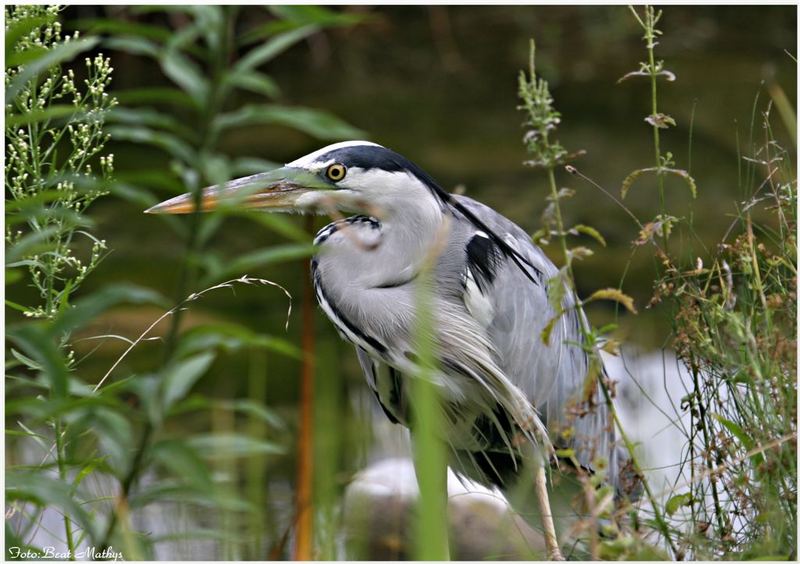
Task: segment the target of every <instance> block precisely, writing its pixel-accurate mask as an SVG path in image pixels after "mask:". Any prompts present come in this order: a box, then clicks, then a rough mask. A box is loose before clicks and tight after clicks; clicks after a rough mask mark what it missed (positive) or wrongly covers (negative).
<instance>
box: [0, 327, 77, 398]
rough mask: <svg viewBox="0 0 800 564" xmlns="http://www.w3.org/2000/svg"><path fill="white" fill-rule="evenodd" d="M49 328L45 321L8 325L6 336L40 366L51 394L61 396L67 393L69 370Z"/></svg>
mask: <svg viewBox="0 0 800 564" xmlns="http://www.w3.org/2000/svg"><path fill="white" fill-rule="evenodd" d="M49 329H50V328H49V326H48V325H47V324H45V323H42V322H29V323H24V324H19V325H15V326H11V327H9V328H8V329H7V336H8V338H9V339H10V340H11V342H13V343H14V344H15V345H16V346H17V347H19V348H20V349H21V351H22V352H23V353H25V355H27V357H28V358H30V359H31V360H32V361H33V362H35V363H36V364H37V365H38V366H40V367H41V370H42V372H43V373H44V375H45V377H46V378H47V380H48V381H49V383H50V390H51V392H52V394H53V396H54V397H55V398H63V397H65V396H66V395H67V381H68V379H69V371H68V369H67V365H66V362H65V359H64V357H63V356H62V354H61V350H60V349H59V348H58V346H57V345H56V343H55V339H53V338H52V337H51V333H50V331H49Z"/></svg>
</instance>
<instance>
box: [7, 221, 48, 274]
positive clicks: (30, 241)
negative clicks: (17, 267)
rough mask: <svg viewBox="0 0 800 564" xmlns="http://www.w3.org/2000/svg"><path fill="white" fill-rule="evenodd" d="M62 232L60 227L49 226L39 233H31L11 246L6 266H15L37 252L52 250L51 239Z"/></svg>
mask: <svg viewBox="0 0 800 564" xmlns="http://www.w3.org/2000/svg"><path fill="white" fill-rule="evenodd" d="M59 231H60V229H59V227H58V226H55V225H48V226H47V227H45V228H43V229H41V230H39V231H31V232H30V233H28V234H26V235H25V236H24V237H22V238H21V239H19V240H18V241H16V242H15V243H14V244H13V245H11V246H10V247H9V248H8V250H7V252H6V265H11V264H14V263H15V262H17V261H19V260H21V259H22V258H23V257H26V256H30V255H32V254H35V253H36V252H37V251H40V252H41V251H43V250H46V249H52V247H53V244H52V242H51V241H50V238H51V237H53V236H55V235H57V234H58V232H59Z"/></svg>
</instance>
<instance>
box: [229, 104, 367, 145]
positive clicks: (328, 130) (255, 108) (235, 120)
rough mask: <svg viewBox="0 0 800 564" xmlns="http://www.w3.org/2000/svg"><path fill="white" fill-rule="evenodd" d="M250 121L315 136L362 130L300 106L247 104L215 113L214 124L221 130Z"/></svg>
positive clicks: (337, 136) (360, 133)
mask: <svg viewBox="0 0 800 564" xmlns="http://www.w3.org/2000/svg"><path fill="white" fill-rule="evenodd" d="M250 125H284V126H286V127H291V128H294V129H297V130H299V131H302V132H304V133H308V134H309V135H311V136H313V137H316V138H317V139H356V138H360V137H363V136H364V132H363V131H361V130H359V129H356V128H355V127H353V126H351V125H349V124H347V123H345V122H344V121H342V120H341V119H339V118H337V117H335V116H333V115H332V114H329V113H327V112H324V111H321V110H314V109H311V108H303V107H299V106H280V105H277V104H276V105H254V104H251V105H247V106H243V107H242V108H239V109H238V110H236V111H233V112H229V113H226V114H222V115H220V116H218V117H217V118H216V119H215V120H214V127H215V128H217V130H219V131H221V130H224V129H228V128H231V127H241V126H250Z"/></svg>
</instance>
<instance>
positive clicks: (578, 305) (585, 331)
mask: <svg viewBox="0 0 800 564" xmlns="http://www.w3.org/2000/svg"><path fill="white" fill-rule="evenodd" d="M546 144H547V139H546V138H545V146H547V145H546ZM547 180H548V183H549V186H550V194H551V197H552V198H553V206H554V208H555V215H556V227H557V228H558V233H559V237H558V238H559V242H560V244H561V251H562V253H563V254H564V261H565V264H566V268H567V273H568V279H569V284H570V285H571V286H572V287H573V289H574V287H575V277H574V274H573V271H572V261H571V260H570V258H569V253H568V249H567V241H566V235H565V233H564V221H563V218H562V216H561V206H560V205H559V203H558V197H557V195H558V187H557V184H556V178H555V170H554V168H553V167H552V166H551V167H548V168H547ZM575 309H576V310H577V313H578V320H579V323H580V330H581V335H582V336H583V338H584V339H587V338H589V337H591V335H590V332H591V330H590V328H589V327H588V326H587V321H586V319H587V318H586V315H585V314H584V310H583V302H581V300H580V299H579V298H578V296H577V295H576V296H575ZM590 354H591V355H592V356H593V357H594V358H595V360H596V361H597V362H598V363H600V364H601V365H602V360H601V359H600V357H599V355H598V353H597V351H596V349H595V348H594V346H592V348H591V349H590ZM597 380H598V382H599V383H600V387H601V389H602V390H603V395H604V397H605V400H606V405H607V406H608V410H609V412H610V413H611V415H612V417H613V418H614V424H615V426H616V427H617V429H619V432H620V435H621V436H622V440H623V442H624V443H625V447H626V448H627V449H628V452H629V453H630V456H631V462H632V463H633V465H634V468H635V470H636V472H637V474H639V475H640V476H641V478H642V485H643V486H644V490H645V492H646V494H647V498H648V499H649V500H650V504H651V505H652V507H653V514H654V516H655V520H656V524H657V525H658V528H659V529H660V530H661V534H662V535H663V536H664V539H665V540H666V541H667V544H668V545H669V547H670V549H671V550H672V552H673V554H677V549H676V547H675V545H674V543H673V541H672V537H671V536H670V531H669V525H668V524H667V522H666V521H665V520H664V517H663V515H662V514H661V511H660V510H659V508H658V504H657V503H656V499H655V496H654V495H653V492H652V490H651V489H650V484H649V483H648V482H647V479H646V478H645V476H644V473H643V472H642V469H641V467H640V465H639V462H638V461H637V459H636V454H635V452H634V448H635V446H634V444H633V442H631V440H630V439H629V438H628V435H627V433H626V432H625V430H624V429H623V428H622V422H621V421H620V419H619V416H618V414H617V410H616V408H615V407H614V403H613V402H612V401H611V392H610V390H609V389H608V383H607V382H606V381H605V379H604V378H603V371H602V370H598V371H597Z"/></svg>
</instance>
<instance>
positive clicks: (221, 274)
mask: <svg viewBox="0 0 800 564" xmlns="http://www.w3.org/2000/svg"><path fill="white" fill-rule="evenodd" d="M315 250H316V249H315V247H314V245H311V244H309V243H301V244H295V243H292V244H286V245H277V246H274V247H268V248H266V249H259V250H257V251H252V252H250V253H245V254H243V255H239V256H238V257H236V258H235V259H233V260H230V261H228V262H227V263H226V265H225V266H224V268H223V270H220V271H216V272H213V273H210V274H209V277H208V279H207V280H206V283H211V282H218V281H220V280H224V279H226V278H231V277H232V276H238V275H240V274H241V273H242V272H252V271H254V270H256V269H258V268H263V267H265V266H269V265H273V264H277V263H282V262H286V261H290V260H297V259H301V258H307V257H310V256H311V255H313V254H314V252H315Z"/></svg>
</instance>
